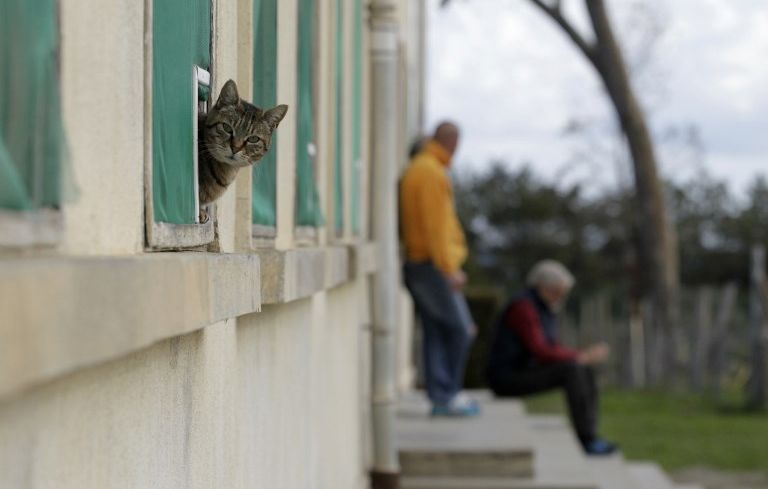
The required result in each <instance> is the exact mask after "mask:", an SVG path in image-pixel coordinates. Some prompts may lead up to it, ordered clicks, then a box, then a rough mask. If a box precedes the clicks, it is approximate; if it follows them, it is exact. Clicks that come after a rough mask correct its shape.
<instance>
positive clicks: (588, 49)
mask: <svg viewBox="0 0 768 489" xmlns="http://www.w3.org/2000/svg"><path fill="white" fill-rule="evenodd" d="M443 1H444V2H445V1H446V0H443ZM531 3H533V4H534V5H536V6H537V7H539V8H540V9H541V10H542V11H543V12H544V13H546V14H547V15H548V16H549V17H550V18H551V19H552V20H553V21H555V22H556V23H557V25H559V26H560V27H561V28H562V29H563V31H565V33H566V34H567V35H568V37H570V38H571V40H572V41H573V43H574V44H576V46H578V48H579V49H580V50H581V52H582V53H583V54H584V56H586V57H587V59H588V60H589V61H590V62H591V63H592V64H593V65H594V66H595V68H598V70H599V67H598V66H597V56H596V48H595V46H594V44H590V43H589V42H588V41H587V40H586V39H584V36H582V35H581V34H580V33H579V31H577V30H576V28H575V27H574V26H573V25H572V24H571V23H570V22H568V19H566V18H565V16H563V11H562V9H561V4H562V0H556V1H555V2H554V3H553V4H552V5H549V4H547V3H546V2H544V0H531Z"/></svg>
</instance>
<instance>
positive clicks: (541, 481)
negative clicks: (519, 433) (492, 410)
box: [401, 402, 600, 489]
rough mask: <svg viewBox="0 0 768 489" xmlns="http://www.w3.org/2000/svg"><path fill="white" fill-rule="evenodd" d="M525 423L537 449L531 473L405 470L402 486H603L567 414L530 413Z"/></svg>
mask: <svg viewBox="0 0 768 489" xmlns="http://www.w3.org/2000/svg"><path fill="white" fill-rule="evenodd" d="M493 404H495V402H494V403H492V404H491V405H493ZM484 407H486V408H487V407H488V405H485V406H484ZM525 424H526V425H527V428H528V430H529V433H530V435H531V437H532V438H531V440H532V441H533V449H534V452H535V462H534V470H533V474H531V475H529V476H528V477H519V476H517V477H515V476H495V477H491V476H489V474H482V473H477V474H474V475H473V476H469V475H462V476H457V475H440V476H437V475H435V474H432V475H426V474H425V475H421V476H414V475H407V474H406V473H405V470H404V471H403V478H402V479H401V486H402V487H403V489H600V487H599V486H598V484H597V482H596V481H595V478H594V477H593V474H592V473H591V469H590V468H589V467H588V465H587V460H586V457H585V456H584V454H583V453H582V451H581V448H580V446H579V445H578V443H577V442H576V439H575V437H574V436H573V434H572V432H571V429H570V426H569V425H568V423H567V421H566V420H565V419H564V418H562V417H556V416H530V417H527V418H525ZM491 426H495V425H491ZM488 429H489V428H486V431H487V430H488Z"/></svg>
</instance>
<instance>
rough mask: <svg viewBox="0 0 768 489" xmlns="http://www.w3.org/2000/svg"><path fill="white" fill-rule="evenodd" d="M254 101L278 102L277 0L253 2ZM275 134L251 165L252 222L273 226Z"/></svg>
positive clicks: (263, 104)
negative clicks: (263, 151)
mask: <svg viewBox="0 0 768 489" xmlns="http://www.w3.org/2000/svg"><path fill="white" fill-rule="evenodd" d="M253 103H254V104H256V105H257V106H259V107H262V108H264V109H268V108H271V107H274V106H275V105H277V0H254V2H253ZM276 182H277V134H275V135H274V136H273V137H272V149H270V150H269V152H268V153H267V154H266V156H264V158H263V159H262V160H261V161H260V162H258V163H257V164H256V165H255V166H254V167H253V223H254V224H259V225H262V226H275V223H276V212H275V205H276V198H277V195H276Z"/></svg>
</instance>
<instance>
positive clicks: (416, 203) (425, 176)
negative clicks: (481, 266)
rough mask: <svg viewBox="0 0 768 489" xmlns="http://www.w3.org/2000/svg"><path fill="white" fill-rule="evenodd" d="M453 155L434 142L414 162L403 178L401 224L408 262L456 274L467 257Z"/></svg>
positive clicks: (401, 187)
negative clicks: (452, 171)
mask: <svg viewBox="0 0 768 489" xmlns="http://www.w3.org/2000/svg"><path fill="white" fill-rule="evenodd" d="M450 162H451V157H450V155H449V154H448V152H447V151H445V149H443V147H442V146H440V145H439V144H438V143H436V142H435V141H429V142H427V143H426V145H425V147H424V149H423V150H422V151H421V152H420V153H419V154H417V155H416V156H415V157H414V158H413V160H412V161H411V165H410V166H409V167H408V169H407V170H406V171H405V174H404V175H403V178H402V180H401V181H400V221H401V222H400V226H401V232H402V235H403V240H404V242H405V251H406V256H407V259H408V260H409V261H417V262H418V261H428V260H429V261H432V263H433V264H434V265H435V266H436V267H437V268H438V269H439V270H441V271H442V272H443V273H445V274H449V275H450V274H453V273H455V272H457V271H458V270H459V269H461V266H462V265H463V264H464V261H465V260H466V259H467V244H466V239H465V237H464V231H463V230H462V229H461V224H459V219H458V218H457V217H456V210H455V204H454V201H453V188H452V187H451V180H450V177H449V176H448V165H449V164H450Z"/></svg>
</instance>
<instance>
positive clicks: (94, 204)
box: [0, 0, 424, 489]
mask: <svg viewBox="0 0 768 489" xmlns="http://www.w3.org/2000/svg"><path fill="white" fill-rule="evenodd" d="M12 1H13V0H12ZM19 1H21V0H19ZM50 1H51V2H52V3H53V5H54V8H55V11H56V21H57V25H58V29H59V37H58V53H57V54H58V66H59V83H60V86H59V90H60V94H61V118H62V121H63V127H64V133H65V134H66V142H67V147H68V154H67V158H66V163H64V165H65V167H64V168H63V171H62V174H63V175H64V176H63V177H62V179H63V183H62V185H64V186H67V187H71V190H67V191H65V192H64V194H63V197H62V201H61V205H60V206H56V207H55V208H47V209H35V210H27V211H17V210H12V209H0V488H3V489H5V488H9V489H10V488H23V489H43V488H46V489H47V488H56V489H68V488H73V489H74V488H77V489H83V488H99V489H101V488H110V489H122V488H125V489H128V488H131V489H133V488H201V489H202V488H206V489H207V488H243V489H244V488H281V489H282V488H297V489H298V488H329V489H331V488H333V489H346V488H349V489H352V488H363V487H367V486H368V485H369V472H370V470H371V468H372V464H373V461H372V457H373V455H372V452H373V448H372V447H373V446H374V440H373V439H372V438H373V436H374V435H373V432H374V431H375V430H373V429H372V407H371V405H372V401H371V398H372V393H371V390H372V388H371V377H372V372H371V370H372V368H373V366H372V347H371V345H372V330H373V327H372V322H373V316H374V312H373V311H374V309H375V308H374V306H375V304H374V301H376V295H375V294H374V293H373V292H372V289H373V283H374V281H375V280H376V276H377V274H378V273H380V270H381V258H380V256H381V255H380V252H379V250H380V247H381V245H382V243H381V242H380V239H381V238H372V236H373V235H374V234H373V233H372V227H373V223H374V222H375V221H376V219H377V213H386V212H396V210H395V209H377V208H375V206H374V205H373V204H372V194H373V192H374V187H375V185H376V182H375V181H374V180H375V179H374V178H373V177H372V175H374V173H375V172H374V168H373V160H374V155H373V154H372V153H373V152H372V149H371V148H372V146H373V143H374V139H375V138H376V137H377V133H376V128H375V126H374V124H373V122H372V121H373V119H374V114H373V113H372V106H373V105H374V104H373V98H374V97H375V94H374V93H373V90H372V88H371V86H372V82H373V80H372V72H373V71H372V69H371V65H372V63H373V61H372V56H373V55H372V54H371V53H372V52H373V51H374V50H373V47H374V46H375V43H376V40H375V39H373V36H372V35H371V28H370V25H371V23H370V16H371V12H372V11H371V10H370V9H369V7H370V5H369V2H367V1H365V2H364V1H362V0H359V2H358V0H338V1H337V0H315V1H314V2H311V3H313V5H314V10H313V15H312V19H311V22H312V24H313V26H314V28H315V31H314V32H315V34H314V35H313V36H312V40H311V41H312V43H311V45H312V52H313V67H312V70H311V86H312V95H313V97H312V104H311V106H312V109H313V111H312V116H311V123H312V127H313V131H312V133H311V139H312V144H311V146H312V148H311V152H312V158H311V161H312V165H313V166H312V168H313V170H314V172H313V174H312V179H313V182H314V185H315V190H316V195H317V205H318V206H319V211H320V214H321V215H322V216H323V220H322V221H318V222H317V223H316V225H314V226H306V225H304V224H300V223H299V222H298V221H297V219H299V218H297V216H298V215H299V214H298V212H299V210H298V209H297V205H301V201H300V200H297V191H298V190H297V188H299V187H298V185H297V181H299V180H300V177H302V175H300V173H301V172H302V171H305V169H303V168H302V167H301V165H300V163H299V160H300V158H299V155H298V154H297V152H300V151H301V150H302V146H301V144H299V143H297V140H298V139H297V138H300V137H303V136H302V133H301V129H300V128H301V127H302V125H301V121H300V120H299V118H300V117H301V113H300V111H298V110H296V109H297V108H299V106H300V104H301V102H300V101H299V97H300V91H301V87H302V85H301V83H300V80H299V78H300V77H301V76H302V74H301V73H302V72H301V70H300V69H299V68H298V67H297V65H299V63H300V60H299V54H297V52H299V51H300V48H299V44H300V43H301V40H300V39H301V36H302V35H306V33H304V34H302V30H301V29H302V28H301V26H302V24H301V19H300V17H301V15H303V14H302V12H304V14H306V10H302V9H303V8H306V5H307V2H306V1H304V0H279V1H276V2H275V3H274V5H275V8H276V25H275V26H274V27H275V33H276V44H275V49H276V58H275V60H274V61H275V67H276V85H275V86H276V99H277V102H279V103H286V104H288V105H289V106H290V107H291V109H290V110H289V112H288V115H287V116H286V118H285V119H284V121H283V122H282V124H281V126H280V127H279V128H278V130H277V134H278V136H277V142H276V144H275V147H274V148H273V150H274V151H276V154H277V161H276V176H275V182H274V186H275V190H276V192H275V213H274V223H273V224H270V225H269V226H267V227H268V228H269V229H267V231H266V232H265V226H264V225H262V224H258V225H257V224H255V223H254V216H253V212H254V211H253V196H254V193H253V192H254V188H255V187H254V183H253V178H254V177H253V173H252V171H251V169H245V170H241V171H240V174H239V176H238V179H237V181H236V182H235V183H234V184H233V185H232V186H231V187H230V188H229V189H228V190H227V192H226V193H225V194H224V196H223V197H222V198H221V199H220V200H219V201H218V202H217V203H216V205H215V208H214V209H213V213H214V214H213V216H212V218H211V220H210V221H209V222H208V223H190V224H185V225H179V226H158V222H155V220H154V217H153V215H152V212H151V207H152V202H153V200H152V199H153V195H152V192H153V187H152V185H153V183H152V182H153V180H152V172H153V171H157V168H156V167H154V166H153V163H152V161H153V146H152V145H153V131H152V128H153V124H156V123H157V120H153V114H154V112H153V97H152V95H153V88H152V87H153V78H152V76H153V72H152V69H151V68H152V56H153V46H155V45H154V44H153V40H154V35H155V34H156V33H155V32H154V30H153V28H154V27H156V26H155V24H153V13H154V12H155V11H156V10H155V9H154V8H153V4H152V2H153V0H144V1H134V0H109V1H97V0H78V1H76V2H75V1H69V2H67V1H61V0H58V1H54V0H50ZM154 1H160V0H154ZM263 3H264V2H263V1H262V2H260V1H258V0H212V3H211V11H210V12H211V15H210V21H211V26H210V27H211V43H210V52H211V56H210V60H211V62H210V67H209V72H210V74H211V87H210V89H211V93H212V94H213V95H214V96H215V95H217V94H218V92H219V90H220V88H221V86H222V85H223V84H224V82H225V81H226V80H228V79H233V80H235V81H236V82H237V84H238V87H239V89H240V95H241V96H242V97H243V98H245V99H249V100H252V96H253V93H254V79H256V78H255V76H254V70H256V71H258V70H260V69H261V67H260V64H259V63H258V61H254V60H255V59H257V58H258V56H256V55H255V52H254V50H256V49H257V47H255V46H257V44H256V43H255V42H254V36H255V34H254V33H255V29H254V27H255V26H254V23H255V22H257V21H258V20H257V19H258V16H256V15H254V13H255V11H254V9H258V8H262V7H261V6H262V4H263ZM374 3H380V4H387V6H389V7H391V8H393V9H394V11H393V12H394V15H392V16H391V18H393V19H397V20H396V25H398V26H399V27H400V29H399V30H398V32H399V33H398V34H397V43H398V49H397V52H398V53H399V54H398V56H401V60H402V62H401V63H400V65H399V66H400V72H399V77H398V79H399V80H400V81H401V82H400V83H399V86H398V87H397V93H398V94H399V97H400V98H399V105H400V107H399V109H398V110H397V111H394V112H393V114H395V115H393V116H392V117H394V118H396V120H393V121H392V123H394V124H397V126H396V127H400V128H406V130H404V131H402V132H401V133H400V134H399V135H398V141H399V142H398V146H399V147H398V148H397V151H398V153H399V154H402V155H403V157H402V158H403V159H402V160H401V161H404V159H405V155H406V154H407V149H406V148H407V145H408V139H409V138H411V137H413V135H414V134H415V133H416V132H418V130H419V129H420V128H419V127H418V126H419V125H420V124H421V122H420V121H421V115H420V114H421V112H420V111H421V107H422V100H421V98H422V94H423V88H422V87H423V76H424V75H423V70H420V69H418V67H419V66H422V67H423V50H424V45H423V37H422V36H423V28H424V8H423V5H421V3H422V2H420V1H419V2H416V1H411V0H398V1H392V2H374ZM356 29H359V31H358V32H357V34H356ZM339 32H342V35H341V36H339V34H338V33H339ZM155 47H156V46H155ZM356 53H357V54H359V55H360V56H361V58H360V59H361V61H360V65H359V71H355V70H356V68H355V66H356V65H355V63H353V62H351V61H349V60H351V59H353V58H355V56H356ZM355 83H359V86H358V85H355ZM339 84H340V85H339ZM356 87H359V88H356ZM190 100H192V99H190ZM191 103H194V102H191ZM355 111H358V112H357V114H358V117H356V116H355ZM339 131H341V133H342V134H341V135H339V134H338V132H339ZM337 141H341V144H338V143H337ZM355 144H357V145H358V146H355ZM356 147H357V148H360V149H359V151H357V153H359V154H356V150H355V148H356ZM395 163H399V162H395ZM304 176H305V175H304ZM379 191H381V190H379ZM387 191H390V192H392V193H394V192H395V191H396V189H395V187H392V188H391V189H389V190H387ZM297 202H299V204H297ZM336 216H340V217H338V218H337V217H336ZM158 229H159V230H158ZM166 232H167V233H168V234H167V235H163V236H160V234H159V233H166ZM385 239H390V238H385ZM391 239H392V240H396V239H397V237H396V236H392V237H391ZM162 240H165V241H162ZM169 240H170V241H169ZM173 240H178V241H176V243H177V244H176V245H173V242H174V241H173ZM185 240H186V241H185ZM158 243H161V244H158ZM169 243H171V244H169ZM390 244H391V243H390ZM390 286H392V287H395V285H390ZM392 294H394V296H396V297H398V303H399V305H398V306H397V307H398V310H397V317H398V318H399V321H398V322H397V325H396V326H397V328H396V331H395V334H396V341H395V344H396V345H397V348H396V351H395V352H394V355H395V358H393V365H394V370H395V372H394V375H395V377H396V379H397V380H396V382H397V386H398V389H399V390H402V389H406V388H408V387H409V386H410V385H411V383H412V382H413V378H414V373H413V366H412V364H413V361H412V353H411V350H412V347H411V342H412V317H411V316H412V314H411V311H410V305H409V303H408V302H407V301H403V302H401V301H400V300H399V299H400V298H403V297H404V296H403V294H402V290H401V289H400V287H399V284H397V285H396V288H394V289H393V290H392Z"/></svg>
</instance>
